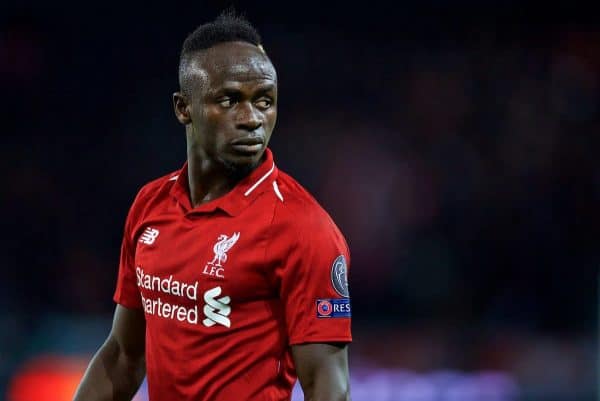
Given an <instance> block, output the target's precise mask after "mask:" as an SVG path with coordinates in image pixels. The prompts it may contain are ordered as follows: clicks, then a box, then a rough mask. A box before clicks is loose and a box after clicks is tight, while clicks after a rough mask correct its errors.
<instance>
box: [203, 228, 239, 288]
mask: <svg viewBox="0 0 600 401" xmlns="http://www.w3.org/2000/svg"><path fill="white" fill-rule="evenodd" d="M239 238H240V233H239V232H237V233H233V234H232V235H231V236H227V235H225V234H221V235H219V237H218V238H217V242H216V243H215V245H214V246H213V252H214V253H215V256H214V258H213V259H212V260H211V261H210V262H208V263H207V264H206V265H205V266H204V270H203V271H202V273H203V274H206V275H209V276H215V277H219V278H224V276H223V272H224V270H225V269H224V268H223V264H224V263H225V262H227V252H228V251H229V250H230V249H231V248H232V247H233V246H234V245H235V243H236V242H237V240H238V239H239Z"/></svg>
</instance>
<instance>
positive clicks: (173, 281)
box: [135, 215, 274, 302]
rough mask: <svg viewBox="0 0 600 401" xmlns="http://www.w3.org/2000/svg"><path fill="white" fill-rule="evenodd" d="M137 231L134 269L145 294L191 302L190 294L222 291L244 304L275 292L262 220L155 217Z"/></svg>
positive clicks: (266, 228)
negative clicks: (180, 297)
mask: <svg viewBox="0 0 600 401" xmlns="http://www.w3.org/2000/svg"><path fill="white" fill-rule="evenodd" d="M137 232H138V237H137V238H136V251H135V266H136V275H137V280H138V286H139V287H140V289H141V291H142V293H144V292H147V291H152V292H162V293H169V294H170V295H174V296H177V295H180V296H182V298H184V299H185V298H188V299H189V298H190V297H186V296H185V292H186V291H188V292H196V293H198V294H203V293H205V292H207V291H210V290H211V289H214V288H216V287H220V288H221V291H222V292H223V293H226V294H228V295H229V296H230V297H232V298H233V299H236V300H237V301H238V302H240V301H252V300H256V299H260V298H264V297H266V296H269V295H270V294H272V293H273V292H274V289H273V288H272V286H271V285H270V279H269V271H270V270H271V267H270V266H269V263H268V262H267V260H266V247H267V245H268V241H269V225H268V219H266V218H263V216H260V215H247V216H243V217H231V216H225V215H223V216H214V215H210V216H208V215H207V216H204V215H203V216H194V217H192V218H190V217H186V216H172V215H165V216H156V217H150V218H148V219H145V220H144V221H143V222H142V224H141V225H140V226H139V228H138V230H137Z"/></svg>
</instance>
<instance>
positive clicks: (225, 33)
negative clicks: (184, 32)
mask: <svg viewBox="0 0 600 401" xmlns="http://www.w3.org/2000/svg"><path fill="white" fill-rule="evenodd" d="M225 42H247V43H250V44H253V45H254V46H257V47H258V48H260V49H261V51H263V52H264V50H263V47H262V45H261V38H260V35H259V33H258V31H257V30H256V28H254V27H253V26H252V24H250V22H249V21H248V20H247V19H246V18H245V17H244V16H242V15H236V13H235V11H234V10H233V9H230V10H227V11H224V12H223V13H222V14H221V15H219V16H218V17H217V18H216V19H215V20H214V21H211V22H207V23H205V24H202V25H200V26H199V27H198V28H196V29H195V30H194V31H193V32H192V33H190V34H189V35H188V36H187V37H186V38H185V41H184V42H183V47H182V49H181V54H180V56H179V87H180V88H181V90H182V91H184V92H185V91H186V89H187V87H188V83H189V82H188V81H189V79H190V74H189V71H188V67H189V63H190V60H191V59H192V56H193V55H194V54H196V53H198V52H199V51H202V50H206V49H209V48H211V47H213V46H215V45H217V44H219V43H225Z"/></svg>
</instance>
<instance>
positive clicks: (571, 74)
mask: <svg viewBox="0 0 600 401" xmlns="http://www.w3.org/2000/svg"><path fill="white" fill-rule="evenodd" d="M47 11H48V10H42V11H39V12H37V13H36V12H33V11H29V12H18V13H13V14H11V15H10V17H8V18H6V17H4V19H3V20H1V21H0V90H1V92H2V94H3V96H1V97H0V115H1V116H2V119H1V121H2V123H1V124H2V131H3V134H4V135H2V139H0V140H1V141H2V147H1V151H0V152H1V157H2V160H3V161H4V163H3V165H4V167H3V169H2V171H1V174H2V180H3V182H4V185H2V196H1V197H0V199H1V200H0V202H1V204H2V207H3V210H4V211H5V213H4V216H3V225H2V227H3V229H2V234H1V235H2V237H1V239H2V240H1V241H0V244H1V245H0V252H2V254H3V255H4V258H3V262H2V264H3V268H2V275H3V277H2V279H1V280H0V304H1V305H2V306H3V308H2V309H1V310H0V339H1V340H2V341H0V381H1V382H3V383H6V380H7V378H8V377H9V376H10V372H11V369H13V368H14V367H15V366H16V365H18V363H19V362H20V361H21V360H22V359H23V358H24V357H25V356H26V355H27V354H28V352H29V351H28V350H29V349H30V348H31V347H32V345H31V344H32V343H31V342H32V335H33V333H38V332H39V330H40V322H42V321H45V320H47V318H48V316H55V315H60V316H71V317H77V316H87V317H89V316H103V317H106V316H110V314H111V312H112V309H113V308H114V305H113V303H112V300H111V297H112V291H113V288H114V282H115V278H116V273H117V263H118V256H119V254H118V253H119V245H120V240H121V234H122V229H123V222H124V218H125V215H126V213H127V209H128V207H129V204H130V202H131V201H132V199H133V197H134V196H135V193H136V191H137V190H138V189H139V187H140V186H141V185H143V184H144V183H145V182H147V181H148V180H150V179H152V178H154V177H157V176H159V175H163V174H166V173H168V172H170V171H173V170H175V169H178V168H179V167H180V166H181V165H182V164H183V162H184V160H185V138H184V135H183V132H184V131H183V128H182V127H181V126H179V125H178V124H177V122H176V120H175V118H174V116H173V112H172V106H171V100H170V98H171V94H172V92H173V91H175V90H176V89H177V80H176V71H177V60H178V59H177V57H178V52H179V46H180V43H181V41H182V40H183V38H184V37H185V35H186V34H187V32H189V31H190V30H191V29H193V27H195V25H197V24H198V23H200V22H202V21H203V20H205V19H208V18H211V17H212V16H213V14H211V15H207V16H202V15H201V14H198V15H196V16H194V15H186V16H184V17H183V18H181V19H179V20H178V23H177V24H175V23H174V22H172V21H171V20H170V19H169V18H171V17H173V16H174V15H175V12H173V11H171V12H167V13H166V15H164V16H160V15H158V14H157V15H154V14H149V15H148V20H146V21H144V20H143V19H142V20H138V21H137V22H136V23H135V24H133V23H131V20H130V19H129V18H126V17H125V16H121V17H118V16H114V15H112V14H107V15H106V16H105V18H106V19H102V18H100V17H99V18H98V19H97V20H94V19H92V20H90V19H89V15H88V16H80V18H70V17H69V16H68V14H67V15H64V14H61V13H58V12H56V14H53V15H52V18H50V17H48V16H46V15H45V14H44V13H45V12H47ZM247 14H249V16H250V17H251V18H252V17H253V14H252V13H251V12H248V13H247ZM109 18H110V19H109ZM159 18H163V20H161V21H164V22H162V23H161V24H158V23H155V22H157V21H159ZM254 20H255V22H256V24H257V26H258V28H259V29H260V30H261V32H262V34H263V37H264V43H265V49H266V50H267V53H268V54H269V55H270V56H271V58H272V60H273V62H274V64H275V66H276V67H277V69H278V73H279V86H280V87H279V92H280V93H279V96H280V98H279V120H278V123H277V127H276V129H275V132H274V135H273V138H272V141H271V148H272V149H273V150H274V154H275V158H276V161H277V163H278V165H279V167H280V168H281V169H282V170H284V171H286V172H288V173H290V174H292V175H293V176H294V177H296V178H297V179H298V180H299V181H300V182H301V183H303V184H304V185H305V186H306V187H307V188H308V189H309V190H310V191H312V193H313V194H314V195H315V197H316V199H317V200H318V201H319V202H321V204H323V205H324V207H325V208H326V209H327V210H328V211H329V212H330V214H331V215H332V216H333V218H334V220H335V221H336V222H337V223H338V225H339V226H340V228H341V229H342V231H343V232H344V233H345V234H346V237H347V239H348V242H349V245H350V248H351V254H352V263H351V274H350V286H351V292H352V294H353V309H354V322H355V323H354V327H355V344H354V345H353V347H354V350H355V353H354V354H352V355H353V357H354V361H353V363H356V364H361V365H368V364H378V365H381V366H390V367H395V368H406V369H413V370H415V371H427V370H432V369H442V368H452V369H461V370H466V371H470V370H485V369H496V370H503V371H507V372H511V373H512V374H514V375H515V377H517V379H518V380H519V381H520V382H521V383H524V385H525V387H526V391H529V390H527V389H530V391H533V392H534V393H535V391H542V392H543V391H544V390H543V389H546V390H547V389H548V388H552V386H554V388H553V390H548V391H554V394H556V391H559V390H558V389H559V388H562V389H566V388H567V387H566V386H577V388H579V389H584V390H582V391H583V392H582V394H583V395H582V397H585V396H589V394H591V392H590V391H591V390H592V387H591V386H593V385H594V380H595V377H594V358H593V353H594V349H595V348H594V347H595V345H594V344H595V336H596V334H595V330H596V305H597V299H596V294H597V292H596V288H597V285H598V266H599V263H600V251H599V249H600V248H599V247H598V244H597V239H598V238H599V236H598V234H600V233H599V230H598V228H599V227H600V208H599V207H598V199H599V198H600V164H599V163H598V162H597V156H596V154H595V153H596V152H597V150H598V149H600V147H599V145H600V135H598V131H599V129H600V118H599V117H600V113H599V111H600V30H598V29H597V28H598V27H597V26H596V27H595V28H596V29H591V28H590V27H588V26H578V25H576V24H571V25H569V24H559V23H552V24H550V23H547V24H539V25H535V26H528V25H527V24H524V23H519V24H514V25H510V24H509V25H507V26H499V25H498V26H488V25H486V24H487V21H483V22H481V21H480V22H478V21H477V19H473V20H472V21H470V22H468V23H467V22H465V23H461V24H457V27H456V30H455V31H453V30H452V29H453V27H454V25H452V26H445V25H440V28H439V31H436V30H435V29H434V28H433V27H432V26H431V25H434V24H430V25H427V26H426V27H425V28H423V27H422V26H421V25H420V24H418V23H417V22H415V23H414V25H406V26H403V27H402V28H398V27H395V26H393V24H392V23H391V22H386V23H385V24H384V25H386V26H385V27H381V26H380V29H379V30H370V28H369V27H368V26H366V27H365V26H361V25H358V26H352V25H351V24H348V23H346V24H344V23H340V24H339V25H336V24H335V23H330V24H326V23H323V21H317V22H318V23H317V22H315V23H314V24H308V23H305V24H303V23H300V22H294V21H291V22H290V23H289V24H283V23H275V22H271V20H270V19H267V18H266V17H262V16H261V14H259V13H257V14H256V16H255V19H254ZM403 21H405V20H403ZM434 26H435V25H434ZM458 26H460V27H458ZM36 338H38V337H36ZM1 389H2V387H1V386H0V391H1ZM540 389H541V390H540ZM586 389H588V390H586ZM586 391H588V392H586ZM540 399H541V398H540ZM565 399H569V398H565ZM578 399H582V400H583V399H584V398H578Z"/></svg>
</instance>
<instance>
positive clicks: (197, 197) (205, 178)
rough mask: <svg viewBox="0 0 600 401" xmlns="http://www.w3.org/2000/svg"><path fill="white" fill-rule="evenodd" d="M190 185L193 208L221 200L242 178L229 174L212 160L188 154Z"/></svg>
mask: <svg viewBox="0 0 600 401" xmlns="http://www.w3.org/2000/svg"><path fill="white" fill-rule="evenodd" d="M187 168H188V185H189V188H190V200H191V202H192V207H196V206H198V205H200V204H202V203H206V202H210V201H211V200H213V199H217V198H220V197H221V196H223V195H225V194H227V193H228V192H229V191H231V190H232V189H233V187H235V185H236V184H237V183H238V182H239V181H240V179H241V178H237V177H234V176H232V175H231V174H228V173H227V171H226V168H225V167H224V166H219V165H217V163H215V162H214V161H212V160H210V159H202V158H199V157H195V156H194V155H190V154H188V167H187Z"/></svg>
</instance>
